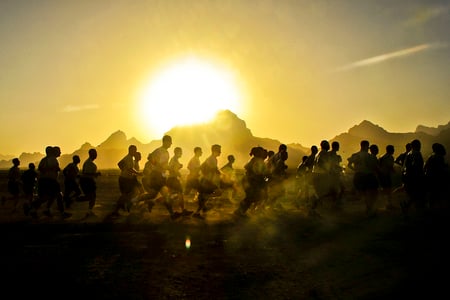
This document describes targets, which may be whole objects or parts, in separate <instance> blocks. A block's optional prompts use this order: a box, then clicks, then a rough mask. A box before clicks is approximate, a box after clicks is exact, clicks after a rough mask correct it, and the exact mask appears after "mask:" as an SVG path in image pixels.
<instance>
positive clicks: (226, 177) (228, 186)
mask: <svg viewBox="0 0 450 300" xmlns="http://www.w3.org/2000/svg"><path fill="white" fill-rule="evenodd" d="M235 160H236V159H235V157H234V155H232V154H230V155H228V156H227V163H226V164H225V165H223V166H222V167H221V168H220V171H221V173H222V186H221V188H222V190H223V193H224V194H225V196H226V198H227V199H228V200H229V201H231V202H232V201H233V198H234V196H235V194H236V193H237V188H238V187H237V180H236V171H235V170H234V167H233V164H234V162H235Z"/></svg>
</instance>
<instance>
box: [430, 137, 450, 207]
mask: <svg viewBox="0 0 450 300" xmlns="http://www.w3.org/2000/svg"><path fill="white" fill-rule="evenodd" d="M431 148H432V150H433V153H432V154H431V155H430V156H429V157H428V159H427V160H426V162H425V165H424V172H425V177H426V183H427V191H428V193H427V194H428V195H427V196H428V201H429V205H430V208H431V209H435V210H439V209H448V208H449V201H450V200H449V199H450V194H449V190H450V188H449V183H450V169H449V165H448V162H447V161H446V160H445V155H446V151H445V147H444V146H443V145H442V144H440V143H434V144H433V145H432V147H431Z"/></svg>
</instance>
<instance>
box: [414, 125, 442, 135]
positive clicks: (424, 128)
mask: <svg viewBox="0 0 450 300" xmlns="http://www.w3.org/2000/svg"><path fill="white" fill-rule="evenodd" d="M446 129H450V122H448V123H447V124H446V125H439V126H438V127H427V126H424V125H418V126H417V128H416V132H424V133H427V134H429V135H433V136H438V135H439V134H440V133H441V132H442V131H444V130H446Z"/></svg>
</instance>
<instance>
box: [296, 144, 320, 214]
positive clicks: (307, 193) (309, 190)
mask: <svg viewBox="0 0 450 300" xmlns="http://www.w3.org/2000/svg"><path fill="white" fill-rule="evenodd" d="M317 153H319V148H317V146H315V145H313V146H311V154H310V155H309V156H308V158H307V159H306V161H305V163H304V168H305V190H304V191H303V192H301V195H300V199H301V200H304V202H305V203H306V204H308V205H309V206H311V205H312V201H313V197H318V196H317V193H316V192H315V190H314V186H313V175H312V170H313V167H314V161H315V159H316V155H317Z"/></svg>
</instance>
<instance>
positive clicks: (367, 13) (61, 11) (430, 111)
mask: <svg viewBox="0 0 450 300" xmlns="http://www.w3.org/2000/svg"><path fill="white" fill-rule="evenodd" d="M449 29H450V1H442V0H441V1H434V0H423V1H419V0H404V1H403V0H395V1H392V0H339V1H331V0H328V1H325V0H314V1H302V0H293V1H287V0H276V1H275V0H273V1H269V0H261V1H257V0H249V1H242V0H236V1H228V0H218V1H214V0H208V1H206V0H195V1H193V0H191V1H177V0H171V1H164V0H161V1H157V0H148V1H143V0H142V1H139V0H134V1H121V0H114V1H107V0H80V1H59V0H53V1H52V0H39V1H38V0H28V1H25V0H0V70H1V71H0V101H1V109H0V116H1V118H0V120H1V126H0V153H1V154H15V155H18V154H20V153H22V152H44V148H45V146H46V145H60V146H61V148H62V152H63V153H71V152H72V151H74V150H76V149H78V148H79V147H80V146H81V145H82V144H83V143H85V142H89V143H91V144H93V145H94V146H95V145H98V144H100V143H101V142H103V141H104V140H105V139H106V138H107V137H109V135H110V134H112V133H113V132H115V131H117V130H122V131H124V132H125V133H126V134H127V136H128V137H136V138H137V139H138V140H140V141H141V142H143V143H148V142H150V141H151V140H155V139H160V138H161V132H160V131H158V130H157V129H156V128H155V125H152V124H153V123H152V122H149V120H148V119H151V120H153V121H154V120H156V119H157V118H156V117H155V114H154V113H155V112H158V109H159V108H158V107H159V106H160V105H164V104H167V103H169V101H165V100H164V99H163V100H161V99H160V100H158V101H161V103H154V102H151V105H149V103H148V101H150V100H148V101H147V100H145V99H146V98H145V97H143V91H145V90H148V89H151V87H152V86H153V84H154V83H155V82H157V81H158V80H159V79H161V76H162V75H161V74H164V72H166V71H167V70H169V69H170V68H174V66H177V65H182V64H183V63H184V62H186V59H188V60H189V59H191V60H192V59H193V60H195V61H197V62H201V63H205V64H207V65H208V66H210V67H211V68H212V69H214V70H217V74H222V75H217V76H219V77H220V76H221V77H220V78H222V79H223V78H226V79H223V80H225V81H227V84H228V85H231V86H232V87H233V89H234V94H233V93H230V95H233V97H235V99H233V101H234V102H233V101H231V102H226V103H225V102H223V103H221V104H222V105H227V104H230V103H232V104H233V105H232V107H230V109H231V110H232V111H233V112H234V113H236V114H237V116H238V117H239V118H241V119H243V120H244V121H245V122H246V124H247V127H248V128H249V129H250V130H251V131H252V133H253V135H255V136H258V137H270V138H274V139H277V140H280V141H281V142H283V143H300V144H302V145H304V146H306V147H309V146H310V145H312V144H319V143H320V140H322V139H331V138H333V137H334V136H336V135H337V134H340V133H342V132H346V131H347V130H348V129H349V128H351V127H352V126H354V125H356V124H359V123H360V122H361V121H363V120H369V121H371V122H373V123H375V124H378V125H380V126H382V127H383V128H384V129H386V130H388V131H390V132H411V131H414V130H415V128H416V126H417V125H419V124H422V125H426V126H431V127H436V126H438V125H442V124H447V123H448V122H449V121H450V101H449V100H450V99H449V98H450V84H449V82H450V48H449V47H450V34H449ZM175 69H176V67H175ZM223 74H227V75H223ZM188 76H190V77H192V78H194V77H195V76H194V75H188ZM214 76H216V75H215V74H214V72H213V73H211V76H209V75H207V76H206V77H207V78H208V77H211V78H213V77H214ZM171 78H174V77H171ZM199 80H203V81H205V83H204V84H202V83H200V84H198V83H192V86H195V88H196V89H201V90H204V91H206V90H207V89H209V90H208V91H209V92H210V93H209V94H208V97H211V98H214V99H216V97H217V99H218V98H220V96H221V95H222V94H220V95H219V93H222V92H218V91H221V88H215V85H214V84H212V83H209V82H207V80H206V79H205V76H203V77H200V78H199ZM165 84H166V88H168V89H170V90H171V91H180V90H181V91H183V87H182V86H181V85H182V83H181V82H180V81H179V80H178V81H176V80H175V79H173V81H172V82H171V81H170V80H169V82H166V83H165ZM167 86H168V87H167ZM155 89H156V88H155ZM214 92H215V93H216V94H214ZM223 93H226V92H223ZM147 94H148V93H147ZM182 94H183V93H180V94H179V95H182ZM162 97H164V96H162ZM179 97H180V98H183V96H179ZM230 97H231V96H230ZM143 99H144V100H143ZM145 101H147V102H146V103H145V104H143V102H145ZM152 101H154V100H152ZM178 101H181V102H183V101H184V102H185V103H184V104H186V103H190V104H191V105H184V106H183V112H185V113H186V114H190V115H199V114H202V113H204V114H206V113H208V114H209V113H210V112H202V111H199V106H201V103H200V104H199V103H194V104H192V103H191V102H190V101H192V99H190V100H189V99H188V100H186V99H179V100H178ZM211 101H216V100H211ZM220 101H223V100H220ZM181 102H180V103H181ZM230 105H231V104H230ZM157 106H158V107H157ZM175 107H178V104H177V103H176V102H175V103H173V102H170V105H169V106H168V108H166V109H170V110H174V109H175ZM224 108H227V107H224ZM167 118H168V119H169V118H170V116H168V117H167ZM172 122H174V124H176V120H172ZM159 130H161V129H159ZM174 142H175V143H176V141H174Z"/></svg>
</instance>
